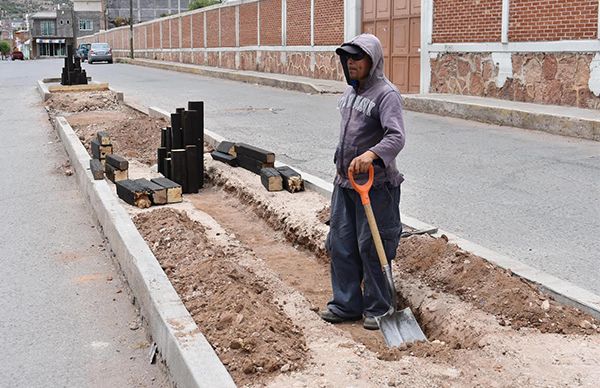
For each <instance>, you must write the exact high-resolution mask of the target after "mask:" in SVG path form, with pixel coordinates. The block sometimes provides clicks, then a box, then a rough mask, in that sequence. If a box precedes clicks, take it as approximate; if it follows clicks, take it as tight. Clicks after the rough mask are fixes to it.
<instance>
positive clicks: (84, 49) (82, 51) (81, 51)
mask: <svg viewBox="0 0 600 388" xmlns="http://www.w3.org/2000/svg"><path fill="white" fill-rule="evenodd" d="M91 45H92V44H91V43H81V44H80V45H79V48H77V56H78V57H79V58H81V62H83V61H85V60H86V59H88V52H89V51H90V46H91Z"/></svg>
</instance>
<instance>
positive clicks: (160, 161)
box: [156, 147, 167, 175]
mask: <svg viewBox="0 0 600 388" xmlns="http://www.w3.org/2000/svg"><path fill="white" fill-rule="evenodd" d="M166 157H167V149H166V148H165V147H158V149H157V150H156V165H157V167H158V172H160V173H161V174H163V175H165V158H166Z"/></svg>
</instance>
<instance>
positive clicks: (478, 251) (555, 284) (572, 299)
mask: <svg viewBox="0 0 600 388" xmlns="http://www.w3.org/2000/svg"><path fill="white" fill-rule="evenodd" d="M148 110H149V112H152V113H151V114H153V115H154V117H165V118H167V119H169V117H170V115H169V113H168V112H166V111H164V110H162V109H160V108H156V107H150V108H149V109H148ZM204 140H205V141H206V142H207V143H208V144H210V145H211V146H212V147H213V148H215V147H216V145H218V144H219V143H220V142H221V141H223V140H226V139H225V138H224V137H223V136H220V135H218V134H216V133H214V132H211V131H206V130H205V131H204ZM276 165H277V166H285V164H284V163H280V162H276ZM290 167H291V168H293V169H294V170H296V171H297V172H298V173H300V174H301V175H302V177H303V179H304V183H305V186H306V188H307V189H309V190H313V191H316V192H318V193H319V194H321V195H323V196H324V197H326V198H331V194H332V192H333V184H331V183H329V182H327V181H325V180H323V179H321V178H318V177H316V176H314V175H311V174H308V173H306V172H304V171H302V170H300V169H298V168H295V167H293V166H290ZM401 218H402V223H403V224H404V225H406V226H408V227H410V228H413V229H416V230H423V229H432V228H434V226H433V225H429V224H427V223H425V222H422V221H419V220H417V219H416V218H413V217H409V216H407V215H405V214H402V215H401ZM442 235H445V236H446V237H448V242H450V243H452V244H456V245H458V246H459V247H460V248H461V249H463V250H465V251H467V252H470V253H472V254H474V255H477V256H479V257H482V258H483V259H485V260H487V261H489V262H490V263H493V264H495V265H497V266H498V267H500V268H504V269H507V270H510V271H512V273H513V274H515V275H517V276H519V277H521V278H523V279H526V280H528V281H530V282H532V283H534V284H537V285H538V287H540V289H541V290H543V291H545V292H547V293H549V294H550V295H552V296H553V297H554V298H555V299H556V300H558V301H559V302H561V303H565V304H567V305H570V306H573V307H576V308H578V309H580V310H582V311H585V312H587V313H589V314H590V315H592V316H593V317H595V318H597V319H600V296H598V295H595V294H593V293H591V292H589V291H587V290H584V289H583V288H580V287H578V286H575V285H574V284H572V283H569V282H567V281H565V280H561V279H559V278H557V277H555V276H552V275H550V274H548V273H545V272H543V271H540V270H538V269H535V268H533V267H530V266H528V265H526V264H523V263H521V262H519V261H518V260H515V259H513V258H511V257H508V256H506V255H503V254H500V253H498V252H495V251H492V250H491V249H488V248H485V247H483V246H481V245H478V244H476V243H474V242H471V241H468V240H465V239H463V238H461V237H458V236H456V235H454V234H452V233H449V232H446V231H444V230H438V232H437V233H435V234H433V236H434V237H441V236H442Z"/></svg>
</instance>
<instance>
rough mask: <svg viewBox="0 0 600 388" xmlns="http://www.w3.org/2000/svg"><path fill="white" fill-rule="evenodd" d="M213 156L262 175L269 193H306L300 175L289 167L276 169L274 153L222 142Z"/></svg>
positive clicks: (246, 145) (261, 179)
mask: <svg viewBox="0 0 600 388" xmlns="http://www.w3.org/2000/svg"><path fill="white" fill-rule="evenodd" d="M211 156H212V158H213V159H214V160H218V161H220V162H223V163H227V164H229V165H230V166H233V167H237V166H240V167H242V168H244V169H246V170H248V171H251V172H253V173H255V174H257V175H260V181H261V183H262V184H263V186H264V187H265V188H266V189H267V190H268V191H281V190H287V191H289V192H290V193H296V192H298V191H304V181H303V180H302V176H301V175H300V174H299V173H297V172H296V171H294V170H293V169H292V168H290V167H288V166H282V167H277V168H275V154H274V153H273V152H270V151H267V150H264V149H262V148H258V147H254V146H251V145H249V144H245V143H238V144H234V143H232V142H228V141H222V142H221V143H219V145H218V146H217V149H216V150H215V151H213V152H212V153H211Z"/></svg>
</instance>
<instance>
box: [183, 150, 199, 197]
mask: <svg viewBox="0 0 600 388" xmlns="http://www.w3.org/2000/svg"><path fill="white" fill-rule="evenodd" d="M197 153H198V149H197V148H196V146H195V145H186V146H185V158H186V169H187V183H188V193H197V192H198V189H199V188H200V181H199V179H198V157H197Z"/></svg>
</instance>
